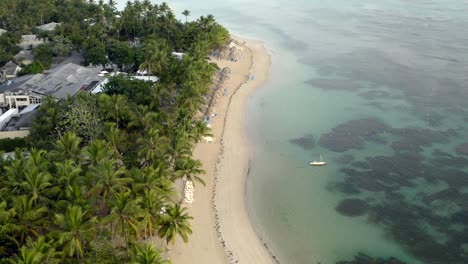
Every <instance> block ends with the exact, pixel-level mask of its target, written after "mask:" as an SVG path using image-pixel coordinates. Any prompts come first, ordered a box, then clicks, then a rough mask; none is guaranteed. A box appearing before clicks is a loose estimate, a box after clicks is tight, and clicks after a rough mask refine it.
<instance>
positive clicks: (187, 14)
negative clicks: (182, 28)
mask: <svg viewBox="0 0 468 264" xmlns="http://www.w3.org/2000/svg"><path fill="white" fill-rule="evenodd" d="M182 15H184V16H185V23H187V17H188V16H190V11H188V10H187V9H185V10H184V12H182Z"/></svg>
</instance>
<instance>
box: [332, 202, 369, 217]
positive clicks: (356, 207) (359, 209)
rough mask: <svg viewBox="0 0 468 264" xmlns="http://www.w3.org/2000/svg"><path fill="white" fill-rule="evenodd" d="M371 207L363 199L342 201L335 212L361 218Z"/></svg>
mask: <svg viewBox="0 0 468 264" xmlns="http://www.w3.org/2000/svg"><path fill="white" fill-rule="evenodd" d="M368 209H369V205H368V204H367V203H366V202H365V201H363V200H361V199H346V200H343V201H341V202H340V203H339V204H338V205H337V206H336V208H335V210H336V211H337V212H338V213H340V214H342V215H345V216H351V217H354V216H360V215H363V214H365V213H366V212H367V210H368Z"/></svg>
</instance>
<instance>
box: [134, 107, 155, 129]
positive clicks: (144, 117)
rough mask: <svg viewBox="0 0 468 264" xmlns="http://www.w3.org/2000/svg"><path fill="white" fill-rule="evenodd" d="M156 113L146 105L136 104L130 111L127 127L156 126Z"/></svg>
mask: <svg viewBox="0 0 468 264" xmlns="http://www.w3.org/2000/svg"><path fill="white" fill-rule="evenodd" d="M157 120H158V113H156V112H152V111H151V110H150V109H149V107H148V106H147V105H137V106H136V107H135V108H134V110H133V111H132V112H131V113H130V122H129V123H128V127H131V128H140V129H141V128H147V127H157V125H158V123H157Z"/></svg>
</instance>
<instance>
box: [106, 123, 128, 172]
mask: <svg viewBox="0 0 468 264" xmlns="http://www.w3.org/2000/svg"><path fill="white" fill-rule="evenodd" d="M105 137H106V140H107V142H109V143H108V144H109V147H110V150H111V152H112V157H113V158H114V159H115V160H117V163H118V164H119V165H122V154H121V153H120V151H121V148H122V144H123V143H124V142H125V134H124V133H123V132H122V131H121V130H120V129H119V128H118V127H117V126H116V125H109V126H108V131H107V133H105Z"/></svg>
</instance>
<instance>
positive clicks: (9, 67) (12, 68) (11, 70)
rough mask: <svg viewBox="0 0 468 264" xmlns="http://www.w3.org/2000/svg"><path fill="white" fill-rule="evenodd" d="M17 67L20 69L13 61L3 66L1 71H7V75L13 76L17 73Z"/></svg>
mask: <svg viewBox="0 0 468 264" xmlns="http://www.w3.org/2000/svg"><path fill="white" fill-rule="evenodd" d="M17 67H18V64H16V63H14V62H12V61H9V62H7V63H6V64H5V65H3V67H2V68H1V70H2V71H6V74H7V75H11V74H14V73H15V71H16V68H17Z"/></svg>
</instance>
